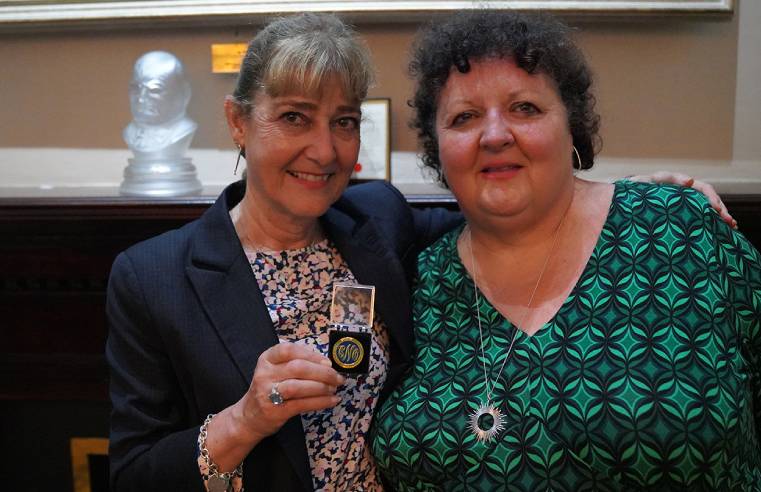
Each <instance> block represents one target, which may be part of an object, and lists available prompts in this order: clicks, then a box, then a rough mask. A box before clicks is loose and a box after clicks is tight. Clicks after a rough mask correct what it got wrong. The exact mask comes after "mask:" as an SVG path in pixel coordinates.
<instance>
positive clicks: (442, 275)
mask: <svg viewBox="0 0 761 492" xmlns="http://www.w3.org/2000/svg"><path fill="white" fill-rule="evenodd" d="M460 232H461V229H460V230H456V231H453V232H452V233H450V234H448V235H446V236H444V237H443V238H441V239H440V240H439V241H438V242H437V243H435V244H434V245H432V246H431V247H430V248H428V249H427V250H426V251H424V252H423V253H421V255H420V257H419V271H420V277H419V279H418V285H417V288H416V291H415V295H414V316H415V322H416V331H415V339H416V358H415V361H414V366H413V368H412V369H411V372H410V373H409V374H408V376H407V378H406V379H405V380H404V381H403V383H402V384H401V386H400V387H399V388H398V389H397V390H396V391H395V392H394V393H393V395H392V396H391V397H390V398H389V399H388V400H387V401H386V402H385V404H384V405H383V407H382V408H381V409H380V411H379V412H377V413H376V416H375V422H374V429H373V436H372V446H373V448H372V449H373V453H374V455H375V458H376V461H377V464H378V466H379V468H380V470H381V472H382V473H383V475H384V476H385V478H386V480H387V481H388V483H389V484H390V485H392V486H394V487H396V488H397V489H399V490H445V491H457V490H483V491H492V490H509V491H531V492H536V491H545V490H552V491H569V492H570V491H573V492H576V491H584V490H599V491H634V490H654V491H670V490H690V491H703V490H705V491H717V490H721V491H724V490H743V491H753V490H761V449H760V448H759V430H761V393H760V392H759V390H760V389H761V384H760V383H761V259H760V258H759V253H758V251H756V250H755V249H754V248H753V246H751V244H750V243H749V242H748V241H747V240H746V239H745V238H744V237H743V236H742V234H740V233H738V232H736V231H733V230H732V229H731V228H729V227H728V226H727V225H726V224H724V223H723V222H722V221H721V220H720V219H719V217H718V215H717V214H716V213H715V212H714V211H713V210H712V209H711V207H710V205H709V204H708V203H707V202H706V200H705V198H704V197H703V195H701V194H700V193H698V192H696V191H694V190H692V189H689V188H681V187H674V186H659V185H651V184H645V183H632V182H629V181H621V182H617V183H616V185H615V193H614V198H613V202H612V204H611V207H610V211H609V214H608V218H607V220H606V223H605V225H604V228H603V230H602V233H601V235H600V237H599V239H598V241H597V244H596V245H595V249H594V252H593V254H592V257H591V259H590V260H589V262H588V264H587V265H586V267H585V269H584V271H583V273H582V275H581V277H580V278H579V280H578V282H577V284H576V286H575V287H574V289H573V291H572V292H571V294H570V295H569V297H568V298H567V299H566V301H565V302H564V303H563V305H562V307H561V308H560V309H559V311H558V313H557V314H556V315H555V316H554V317H553V318H552V319H551V320H550V321H549V322H548V323H547V324H545V325H544V326H543V327H542V328H541V329H540V330H539V331H538V332H537V333H536V334H535V335H534V336H531V337H529V336H527V335H525V334H523V332H518V335H517V338H516V339H515V344H514V346H513V349H512V352H511V354H510V358H509V360H508V361H507V363H506V364H505V367H504V370H503V373H502V376H501V378H500V380H499V381H496V385H495V389H494V394H493V402H494V403H495V404H497V405H498V406H499V408H500V410H501V412H502V414H503V416H504V417H505V422H506V426H505V430H503V431H502V432H501V433H500V434H499V436H498V437H497V439H495V440H494V441H491V442H480V441H478V440H477V439H476V437H475V436H474V435H473V434H472V433H471V431H470V430H469V426H468V416H469V415H470V414H471V413H472V412H473V411H474V410H475V409H476V408H477V407H478V406H479V404H480V403H482V402H484V401H485V399H486V397H485V395H486V385H485V382H484V377H483V368H482V362H481V348H480V341H479V335H478V322H477V318H476V313H475V311H474V309H475V308H474V305H475V299H474V294H473V281H472V279H471V278H470V277H469V275H468V273H467V271H466V270H465V268H464V267H463V265H462V263H461V261H460V259H459V257H458V254H457V246H456V243H457V237H458V235H459V233H460ZM505 278H506V281H509V272H505ZM479 297H480V302H481V304H480V315H481V322H482V328H483V334H484V345H485V346H484V351H485V357H486V359H487V363H486V367H487V370H490V371H491V372H490V378H491V379H492V380H493V379H494V378H495V377H496V373H497V372H498V371H499V367H500V366H501V365H502V362H503V358H504V357H505V354H506V353H507V348H508V347H509V345H510V342H511V340H512V338H513V333H514V327H513V326H512V325H511V324H510V322H509V321H507V320H506V319H505V318H504V317H503V316H502V315H501V314H500V313H499V312H498V311H497V310H496V309H494V308H493V307H492V306H491V305H490V304H489V302H488V300H486V299H485V298H484V297H483V296H482V295H481V296H479ZM489 368H490V369H489Z"/></svg>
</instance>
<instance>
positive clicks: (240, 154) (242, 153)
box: [233, 143, 246, 176]
mask: <svg viewBox="0 0 761 492" xmlns="http://www.w3.org/2000/svg"><path fill="white" fill-rule="evenodd" d="M235 145H236V146H237V147H238V160H236V161H235V169H234V170H233V176H237V175H238V165H239V164H240V158H241V157H246V149H245V148H243V147H241V146H240V144H237V143H236V144H235Z"/></svg>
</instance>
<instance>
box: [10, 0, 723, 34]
mask: <svg viewBox="0 0 761 492" xmlns="http://www.w3.org/2000/svg"><path fill="white" fill-rule="evenodd" d="M733 4H734V0H494V1H491V2H488V5H489V6H490V7H492V8H508V9H521V10H535V9H544V10H552V11H556V12H569V13H575V12H580V13H607V14H611V13H614V14H615V13H620V14H669V13H671V14H679V13H731V12H732V11H733V7H734V5H733ZM482 5H483V3H482V2H475V1H472V0H385V1H382V2H380V1H368V0H278V1H274V0H213V1H212V0H161V1H157V0H112V1H101V0H0V29H2V28H3V27H16V28H18V27H21V28H24V27H39V26H55V25H61V24H68V25H72V24H74V25H82V26H86V27H87V26H92V25H93V24H97V23H102V24H105V25H113V24H114V22H123V23H131V24H135V23H140V24H148V25H156V24H167V23H171V22H184V23H187V22H188V21H189V20H195V21H196V22H197V23H199V24H204V25H205V24H207V23H209V22H214V23H217V24H220V23H221V24H225V23H226V24H235V23H242V22H251V21H252V20H254V19H260V20H261V19H266V18H268V17H271V16H272V15H273V14H274V15H282V14H288V13H294V12H336V13H340V14H343V15H347V16H351V17H353V18H357V19H362V20H363V21H365V22H366V21H371V22H373V21H375V22H384V21H388V20H389V19H394V20H408V21H409V20H426V19H430V16H431V14H432V13H435V12H452V11H456V10H460V9H469V8H471V9H472V8H477V7H479V6H482Z"/></svg>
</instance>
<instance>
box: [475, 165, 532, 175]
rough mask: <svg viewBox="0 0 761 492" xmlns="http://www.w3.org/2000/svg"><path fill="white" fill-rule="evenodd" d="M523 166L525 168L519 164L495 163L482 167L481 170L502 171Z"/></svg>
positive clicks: (509, 170) (487, 171)
mask: <svg viewBox="0 0 761 492" xmlns="http://www.w3.org/2000/svg"><path fill="white" fill-rule="evenodd" d="M521 168H523V166H521V165H518V164H495V165H490V166H486V167H484V168H483V169H481V172H482V173H502V172H512V171H517V170H519V169H521Z"/></svg>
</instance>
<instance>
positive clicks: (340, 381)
mask: <svg viewBox="0 0 761 492" xmlns="http://www.w3.org/2000/svg"><path fill="white" fill-rule="evenodd" d="M345 382H346V378H345V377H343V376H341V375H340V374H339V375H338V384H339V386H340V385H342V384H344V383H345Z"/></svg>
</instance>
